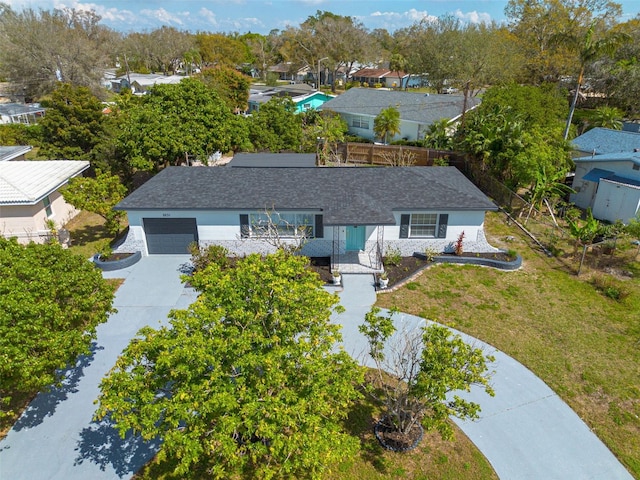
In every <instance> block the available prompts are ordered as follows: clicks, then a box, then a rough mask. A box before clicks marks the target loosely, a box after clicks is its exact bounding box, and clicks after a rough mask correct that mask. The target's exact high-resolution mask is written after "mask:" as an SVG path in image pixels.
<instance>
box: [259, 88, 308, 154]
mask: <svg viewBox="0 0 640 480" xmlns="http://www.w3.org/2000/svg"><path fill="white" fill-rule="evenodd" d="M249 139H250V140H251V143H252V144H253V148H254V149H256V150H268V151H270V152H279V151H282V150H293V151H298V150H300V148H301V146H302V118H301V116H300V115H298V114H297V113H296V104H295V103H293V100H291V98H290V97H274V98H272V99H271V100H269V101H268V102H267V103H264V104H262V105H261V106H260V109H259V110H258V111H257V112H254V113H253V114H252V115H251V117H249Z"/></svg>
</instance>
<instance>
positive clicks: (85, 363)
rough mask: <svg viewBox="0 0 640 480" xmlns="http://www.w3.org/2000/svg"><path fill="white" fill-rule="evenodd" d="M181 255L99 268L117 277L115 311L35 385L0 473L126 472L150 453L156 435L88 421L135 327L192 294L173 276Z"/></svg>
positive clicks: (158, 321) (50, 478)
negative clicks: (72, 357)
mask: <svg viewBox="0 0 640 480" xmlns="http://www.w3.org/2000/svg"><path fill="white" fill-rule="evenodd" d="M188 263H189V256H186V255H158V256H151V257H143V258H142V259H141V260H140V261H139V262H138V263H137V264H135V265H133V266H132V267H129V268H127V269H124V270H119V271H116V272H108V273H107V272H105V274H104V275H105V277H115V278H125V281H124V283H123V284H122V285H121V286H120V288H119V289H118V291H117V292H116V296H115V299H114V306H115V308H117V310H118V312H117V313H115V314H113V315H111V316H110V317H109V320H108V321H107V322H106V323H104V324H102V325H100V326H99V327H98V328H97V339H96V341H95V342H94V343H93V345H92V348H91V354H90V355H88V356H82V357H80V358H79V359H78V361H77V363H76V365H75V366H74V367H72V368H70V369H69V370H67V371H66V372H65V377H64V381H63V383H62V385H61V386H60V387H58V388H54V389H53V390H52V391H51V392H47V393H40V394H39V395H38V396H37V397H36V398H35V399H34V400H33V401H32V402H31V403H30V405H29V407H28V408H27V410H26V411H25V412H24V414H23V415H22V416H21V417H20V419H19V420H18V422H17V423H16V425H15V426H14V428H13V429H12V430H11V431H10V432H9V434H8V435H7V437H6V438H5V439H4V440H3V441H2V442H0V479H3V480H4V479H7V480H9V479H11V480H20V479H25V480H27V479H28V480H39V479H42V480H54V479H60V480H74V479H78V480H80V479H82V480H87V479H92V480H101V479H105V480H106V479H124V478H131V476H132V475H133V474H134V473H135V472H136V471H137V470H138V469H139V468H140V467H141V466H142V465H144V464H145V463H146V462H147V461H148V460H149V459H150V458H151V457H152V456H153V455H154V454H155V452H156V451H157V448H158V444H157V443H156V442H147V443H145V442H142V441H140V440H139V439H138V438H126V439H124V440H123V439H121V438H120V437H119V436H118V433H117V432H116V430H115V429H114V428H113V426H112V425H111V424H110V422H109V421H108V420H103V421H100V422H96V421H94V420H93V414H94V412H95V410H96V405H95V404H94V400H96V398H97V397H98V393H99V384H100V380H101V379H102V378H103V377H104V376H105V374H106V373H107V372H108V371H109V370H110V369H111V367H113V365H114V364H115V361H116V359H117V357H118V355H119V354H120V353H121V352H122V350H123V349H124V348H125V347H126V346H127V345H128V343H129V341H130V340H131V339H132V338H133V337H134V335H135V334H136V332H137V331H138V330H139V329H140V328H142V327H144V326H146V325H150V326H154V327H157V326H160V325H163V324H166V323H167V314H168V313H169V311H170V310H171V309H175V308H186V307H187V306H188V305H189V304H190V303H191V302H192V301H193V300H194V299H195V293H194V292H193V290H192V289H189V288H185V287H184V285H183V284H182V282H181V281H180V274H181V273H184V272H186V271H187V269H188Z"/></svg>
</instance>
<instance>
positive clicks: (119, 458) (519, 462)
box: [0, 255, 632, 480]
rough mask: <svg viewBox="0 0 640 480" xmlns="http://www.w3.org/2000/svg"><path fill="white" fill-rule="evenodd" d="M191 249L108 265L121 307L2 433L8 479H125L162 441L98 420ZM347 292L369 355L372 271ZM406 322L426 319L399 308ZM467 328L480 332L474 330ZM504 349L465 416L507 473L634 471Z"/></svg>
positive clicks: (178, 299)
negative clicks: (116, 376)
mask: <svg viewBox="0 0 640 480" xmlns="http://www.w3.org/2000/svg"><path fill="white" fill-rule="evenodd" d="M188 260H189V257H188V256H170V255H157V256H152V257H144V258H143V259H142V260H141V261H140V262H139V263H137V264H136V265H134V266H133V267H130V268H128V269H126V270H120V271H118V272H113V273H109V274H105V276H112V277H125V278H126V280H125V282H124V283H123V285H122V286H121V287H120V289H119V290H118V292H117V294H116V298H115V302H114V304H115V306H116V308H117V309H118V313H117V314H114V315H112V316H111V317H110V318H109V321H108V322H106V323H105V324H103V325H100V326H99V327H98V338H97V341H96V342H95V343H94V345H93V349H92V354H91V355H90V356H87V357H82V358H80V359H79V360H78V362H77V364H76V365H75V367H74V368H72V369H70V370H68V371H67V372H66V376H65V380H64V382H63V385H62V386H61V387H60V388H56V389H54V390H53V391H51V392H49V393H44V394H40V395H38V396H37V397H36V398H35V399H34V400H33V401H32V402H31V404H30V405H29V407H28V408H27V410H26V411H25V413H24V415H23V416H22V417H21V418H20V419H19V420H18V422H17V424H16V425H15V426H14V428H13V429H12V430H11V431H10V432H9V434H8V435H7V437H6V438H5V439H4V440H3V441H2V442H0V479H2V480H4V479H7V480H9V479H10V480H21V479H25V480H56V479H60V480H75V479H78V480H87V479H91V480H102V479H105V480H106V479H125V478H131V476H132V475H133V474H134V473H135V472H136V471H137V470H138V469H139V468H140V467H141V466H142V465H144V464H145V463H146V462H147V461H148V460H149V459H150V458H151V457H152V456H153V455H154V453H155V452H156V451H157V447H158V445H157V444H156V443H153V442H151V443H143V442H141V441H140V440H139V439H136V438H127V439H125V440H122V439H120V438H119V437H118V435H117V433H116V431H115V430H114V429H113V427H112V426H111V425H110V424H109V422H108V421H102V422H94V421H93V420H92V417H93V413H94V411H95V404H94V400H95V399H96V398H97V396H98V391H99V389H98V387H99V383H100V380H101V379H102V378H103V376H104V375H105V374H106V373H107V372H108V371H109V369H110V368H111V367H112V366H113V365H114V363H115V360H116V358H117V357H118V355H119V354H120V352H121V351H122V349H123V348H124V347H126V345H127V344H128V343H129V341H130V339H131V338H132V337H133V336H134V335H135V333H136V332H137V331H138V329H139V328H141V327H142V326H144V325H152V326H153V325H159V324H160V323H163V322H165V321H166V317H167V313H168V312H169V310H171V309H173V308H186V307H187V306H188V305H189V304H190V303H191V302H192V301H193V300H194V299H195V294H194V292H193V291H192V290H190V289H188V288H185V287H184V286H183V285H182V283H181V282H180V273H181V272H182V271H184V268H185V267H186V265H187V262H188ZM343 280H344V289H343V290H342V291H341V292H340V298H341V303H342V305H343V306H344V307H345V312H344V313H343V314H341V315H335V316H334V317H333V318H334V321H335V322H337V323H340V324H342V325H343V339H344V342H343V343H344V347H345V349H346V350H347V352H349V353H351V354H352V355H353V356H354V357H355V358H358V359H360V360H361V361H362V362H363V363H367V356H366V350H367V345H366V341H365V339H364V337H363V336H362V335H361V334H360V333H359V332H358V326H359V325H360V324H361V323H362V322H363V320H364V315H365V313H366V312H367V311H369V308H370V307H371V305H373V304H374V303H375V301H376V294H375V292H374V289H373V278H372V277H371V276H369V275H344V276H343ZM395 318H396V323H397V326H398V330H402V329H403V328H405V329H414V328H417V327H419V326H421V325H422V324H424V320H423V319H421V318H418V317H414V316H411V315H405V314H400V315H397V316H396V317H395ZM465 338H466V339H467V340H468V341H470V342H476V343H478V341H477V340H474V339H472V338H470V337H466V336H465ZM484 346H485V348H486V349H487V351H488V352H492V353H493V354H494V356H495V357H496V361H495V364H494V365H493V369H494V370H495V372H496V373H495V375H494V377H493V386H494V388H495V391H496V396H495V397H493V398H492V397H489V396H487V395H486V394H485V393H484V392H483V391H481V390H474V391H472V392H471V394H470V395H469V397H470V399H472V400H474V401H476V402H478V403H480V405H481V406H482V412H481V418H480V420H478V421H475V422H460V421H457V423H458V425H459V426H460V428H461V429H462V430H463V431H464V432H465V433H466V434H467V435H468V436H469V438H470V439H471V440H472V441H473V442H474V443H475V444H476V445H477V446H478V448H479V449H480V450H481V451H482V452H483V453H484V455H485V456H486V457H487V459H488V460H489V462H491V464H492V465H493V467H494V469H495V470H496V472H497V473H498V476H499V477H500V478H503V479H508V480H517V479H523V480H524V479H527V480H528V479H540V480H553V479H562V480H566V479H571V480H580V479H590V480H597V479H602V480H605V479H606V480H617V479H620V480H622V479H625V480H626V479H631V478H632V477H631V476H630V475H629V473H628V472H627V471H626V470H625V469H624V467H623V466H622V465H621V464H620V463H619V462H618V461H617V459H616V458H615V457H614V456H613V454H611V452H610V451H609V450H608V449H607V448H606V447H605V446H604V444H603V443H602V442H601V441H600V440H599V439H598V438H597V437H596V436H595V435H594V434H593V433H591V432H590V431H589V429H588V428H587V426H586V425H585V424H584V422H582V420H580V418H578V416H577V415H576V414H575V413H574V412H573V411H572V410H571V409H570V408H569V407H568V406H567V405H566V404H565V403H564V402H563V401H562V400H560V398H558V396H557V395H556V394H555V393H554V392H553V391H552V390H551V389H549V388H548V387H547V386H546V385H545V384H544V383H543V382H542V381H541V380H540V379H538V378H537V377H535V376H534V375H533V374H532V373H531V372H530V371H529V370H527V369H526V368H525V367H523V366H522V365H520V364H519V363H518V362H516V361H515V360H513V359H512V358H510V357H508V356H506V355H504V354H503V353H501V352H497V351H495V349H493V348H492V347H489V346H488V345H484Z"/></svg>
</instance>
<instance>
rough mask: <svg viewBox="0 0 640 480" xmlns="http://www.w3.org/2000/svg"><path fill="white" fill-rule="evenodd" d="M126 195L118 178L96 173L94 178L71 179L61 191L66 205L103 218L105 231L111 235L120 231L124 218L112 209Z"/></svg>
mask: <svg viewBox="0 0 640 480" xmlns="http://www.w3.org/2000/svg"><path fill="white" fill-rule="evenodd" d="M126 194H127V188H126V187H125V186H124V185H122V183H121V182H120V178H118V176H116V175H109V174H107V173H102V172H96V176H95V178H91V177H75V178H72V179H71V180H69V184H68V185H67V186H66V187H65V188H64V190H62V196H63V197H64V199H65V201H66V202H67V203H69V204H71V205H73V206H74V207H76V208H77V209H79V210H86V211H88V212H93V213H97V214H98V215H100V216H101V217H102V218H104V219H105V220H106V224H105V227H106V229H107V231H108V232H109V233H111V234H113V235H117V234H118V232H119V231H120V221H121V219H122V218H124V216H125V212H124V211H117V210H114V209H113V207H114V206H115V205H116V204H117V203H118V202H120V200H122V199H123V198H124V196H125V195H126Z"/></svg>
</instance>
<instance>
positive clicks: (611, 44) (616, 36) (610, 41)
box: [555, 22, 631, 140]
mask: <svg viewBox="0 0 640 480" xmlns="http://www.w3.org/2000/svg"><path fill="white" fill-rule="evenodd" d="M594 27H595V22H593V23H592V24H591V25H590V26H589V28H588V29H587V31H586V33H585V34H584V35H579V36H577V35H558V36H556V38H555V43H560V42H562V43H564V44H567V45H569V46H572V47H573V48H574V49H575V50H577V51H578V58H579V61H580V73H579V74H578V82H577V84H576V88H575V92H574V95H573V100H572V102H571V108H570V109H569V117H568V118H567V125H566V127H565V129H564V139H565V140H566V139H567V137H568V136H569V128H570V127H571V120H572V119H573V112H574V111H575V109H576V103H577V102H578V97H579V96H580V87H581V86H582V82H583V80H584V71H585V68H586V67H587V65H589V64H590V63H591V62H593V61H594V60H596V59H598V58H600V57H601V56H603V55H612V54H613V53H615V51H616V50H617V49H618V48H620V47H621V46H622V45H623V44H624V43H626V42H629V41H630V40H631V37H630V36H629V35H628V34H626V33H624V32H609V33H607V34H606V35H605V36H604V37H602V38H599V39H596V38H595V28H594Z"/></svg>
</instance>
